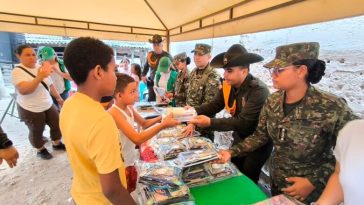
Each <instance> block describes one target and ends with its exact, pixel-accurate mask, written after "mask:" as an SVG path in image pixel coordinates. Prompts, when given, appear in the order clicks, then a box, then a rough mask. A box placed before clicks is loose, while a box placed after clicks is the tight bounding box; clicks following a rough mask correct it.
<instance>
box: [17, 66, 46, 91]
mask: <svg viewBox="0 0 364 205" xmlns="http://www.w3.org/2000/svg"><path fill="white" fill-rule="evenodd" d="M51 73H52V69H51V68H50V67H49V66H48V67H46V66H43V67H41V68H39V70H38V74H37V76H36V77H35V78H34V79H33V80H31V81H21V82H19V83H17V84H16V85H15V87H16V89H17V90H18V91H19V93H20V94H22V95H28V94H31V93H33V92H34V91H35V90H36V89H37V87H38V86H39V84H40V83H41V82H42V80H44V79H45V78H47V77H48V76H49V75H50V74H51ZM15 75H16V74H15ZM13 78H16V76H14V75H13Z"/></svg>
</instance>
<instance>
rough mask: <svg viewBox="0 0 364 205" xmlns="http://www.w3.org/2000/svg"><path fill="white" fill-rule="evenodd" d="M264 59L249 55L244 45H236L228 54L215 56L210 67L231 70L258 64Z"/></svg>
mask: <svg viewBox="0 0 364 205" xmlns="http://www.w3.org/2000/svg"><path fill="white" fill-rule="evenodd" d="M262 60H264V58H263V57H262V56H260V55H258V54H255V53H249V52H248V51H247V50H246V49H245V48H244V47H243V46H242V45H240V44H234V45H232V46H231V47H230V48H229V49H228V50H227V51H226V52H223V53H220V54H218V55H217V56H215V57H214V58H213V59H212V61H211V63H210V65H211V67H213V68H231V67H235V66H245V65H249V64H252V63H257V62H260V61H262Z"/></svg>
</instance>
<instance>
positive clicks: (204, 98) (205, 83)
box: [186, 43, 220, 107]
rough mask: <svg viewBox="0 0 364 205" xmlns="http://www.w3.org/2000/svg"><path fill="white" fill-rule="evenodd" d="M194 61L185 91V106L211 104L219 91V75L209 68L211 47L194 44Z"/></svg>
mask: <svg viewBox="0 0 364 205" xmlns="http://www.w3.org/2000/svg"><path fill="white" fill-rule="evenodd" d="M192 53H194V61H195V64H196V68H195V69H193V71H192V72H191V74H190V78H189V80H188V83H189V85H188V90H187V100H186V102H187V105H189V106H192V107H195V106H200V105H202V104H203V103H208V102H211V101H212V100H213V99H214V96H215V94H216V93H217V92H218V90H219V84H220V82H219V75H218V74H217V72H216V71H215V70H214V69H213V68H211V66H210V63H209V60H210V58H211V55H210V53H211V46H210V45H207V44H202V43H201V44H199V43H198V44H196V46H195V49H194V50H192Z"/></svg>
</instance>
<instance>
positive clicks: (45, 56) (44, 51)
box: [38, 46, 57, 61]
mask: <svg viewBox="0 0 364 205" xmlns="http://www.w3.org/2000/svg"><path fill="white" fill-rule="evenodd" d="M56 55H57V54H56V52H55V51H54V49H53V48H51V47H49V46H43V47H40V48H39V50H38V57H39V58H40V59H41V60H42V61H49V60H53V58H54V57H55V56H56Z"/></svg>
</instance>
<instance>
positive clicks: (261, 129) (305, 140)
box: [220, 43, 357, 203]
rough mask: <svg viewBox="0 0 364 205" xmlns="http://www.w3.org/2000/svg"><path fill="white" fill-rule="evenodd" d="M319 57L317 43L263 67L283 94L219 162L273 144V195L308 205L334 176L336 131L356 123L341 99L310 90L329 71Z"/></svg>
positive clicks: (286, 51)
mask: <svg viewBox="0 0 364 205" xmlns="http://www.w3.org/2000/svg"><path fill="white" fill-rule="evenodd" d="M318 54H319V44H318V43H296V44H290V45H284V46H279V47H278V48H277V49H276V57H275V59H274V60H273V61H271V62H269V63H267V64H265V65H264V67H266V68H268V69H269V71H270V72H271V76H272V79H273V86H274V88H276V89H278V90H279V91H277V92H275V93H274V94H272V95H271V96H269V97H268V99H267V101H266V103H265V104H264V106H263V109H262V111H261V113H260V117H259V123H258V126H257V129H256V131H255V132H254V134H253V135H251V136H249V137H247V138H246V139H245V140H244V141H243V142H241V143H239V144H238V145H235V146H233V147H232V148H231V149H230V150H224V151H220V155H221V158H220V162H226V161H228V160H229V159H230V158H231V157H232V156H233V157H234V156H238V155H240V156H243V155H246V154H247V153H249V152H252V151H254V150H255V149H257V148H259V147H261V146H263V145H264V144H266V143H267V142H268V141H269V140H270V139H272V140H273V146H274V151H273V153H272V156H271V164H270V176H271V179H272V187H271V191H272V195H277V194H280V193H282V192H283V193H285V194H287V195H289V196H292V197H294V198H296V199H298V200H300V201H303V202H305V203H309V202H313V201H316V200H317V198H318V197H319V196H320V194H321V192H322V190H323V188H324V187H325V185H326V183H327V180H328V178H329V176H330V175H331V173H332V172H333V171H334V166H335V157H334V155H333V152H332V148H333V146H335V142H336V137H337V135H338V131H339V130H340V129H342V128H343V127H344V125H345V124H346V123H347V122H348V121H351V120H353V119H356V118H357V117H356V116H355V115H354V114H353V112H352V111H351V109H350V108H349V107H348V106H347V105H346V103H345V102H344V101H343V100H342V98H339V97H337V96H335V95H333V94H330V93H327V92H324V91H321V90H319V89H317V88H315V87H314V86H312V84H315V83H318V82H319V81H320V80H321V78H322V76H323V75H324V74H325V73H324V71H325V69H326V65H325V62H324V61H322V60H319V59H317V58H318Z"/></svg>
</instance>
